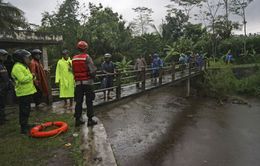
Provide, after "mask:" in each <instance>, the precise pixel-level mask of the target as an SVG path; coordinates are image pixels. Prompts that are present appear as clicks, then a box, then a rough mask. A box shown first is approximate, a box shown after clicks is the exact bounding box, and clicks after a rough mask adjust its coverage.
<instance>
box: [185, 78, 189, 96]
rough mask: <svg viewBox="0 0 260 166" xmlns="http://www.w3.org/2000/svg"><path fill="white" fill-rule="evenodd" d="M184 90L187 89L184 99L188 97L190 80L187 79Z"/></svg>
mask: <svg viewBox="0 0 260 166" xmlns="http://www.w3.org/2000/svg"><path fill="white" fill-rule="evenodd" d="M186 86H187V87H186V88H187V91H186V92H187V93H186V97H189V96H190V78H188V79H187V83H186Z"/></svg>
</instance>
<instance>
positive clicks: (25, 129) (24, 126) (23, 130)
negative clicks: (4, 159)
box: [21, 125, 28, 134]
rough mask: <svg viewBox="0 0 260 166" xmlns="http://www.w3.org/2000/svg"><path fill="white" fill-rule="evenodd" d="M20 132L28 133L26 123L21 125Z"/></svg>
mask: <svg viewBox="0 0 260 166" xmlns="http://www.w3.org/2000/svg"><path fill="white" fill-rule="evenodd" d="M21 134H28V128H27V126H26V125H21Z"/></svg>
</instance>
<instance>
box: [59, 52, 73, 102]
mask: <svg viewBox="0 0 260 166" xmlns="http://www.w3.org/2000/svg"><path fill="white" fill-rule="evenodd" d="M68 54H69V52H68V50H63V51H62V58H61V59H60V60H59V61H58V63H57V67H56V77H55V83H56V84H57V85H58V86H59V87H60V98H61V99H64V107H66V106H67V105H68V103H67V99H69V100H70V107H72V105H73V98H74V89H75V82H74V76H73V72H72V62H71V59H70V57H69V56H68Z"/></svg>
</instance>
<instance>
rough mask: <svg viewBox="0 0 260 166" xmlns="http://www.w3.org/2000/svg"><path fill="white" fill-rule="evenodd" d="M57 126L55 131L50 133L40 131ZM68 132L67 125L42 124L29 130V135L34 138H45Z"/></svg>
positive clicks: (62, 123) (56, 123)
mask: <svg viewBox="0 0 260 166" xmlns="http://www.w3.org/2000/svg"><path fill="white" fill-rule="evenodd" d="M53 125H54V126H57V127H58V128H57V129H53V130H50V131H42V130H44V129H45V128H47V127H50V126H53ZM67 130H68V124H67V123H65V122H46V123H44V124H41V125H38V126H35V127H33V128H32V129H31V131H30V135H31V136H32V137H35V138H45V137H51V136H55V135H58V134H60V133H63V132H66V131H67Z"/></svg>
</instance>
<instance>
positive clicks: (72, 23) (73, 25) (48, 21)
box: [39, 0, 81, 50]
mask: <svg viewBox="0 0 260 166" xmlns="http://www.w3.org/2000/svg"><path fill="white" fill-rule="evenodd" d="M78 9H79V2H78V1H77V0H65V1H64V2H63V3H62V4H61V5H60V6H59V7H58V10H57V11H54V12H52V14H50V13H49V12H44V13H43V14H42V16H43V17H42V21H41V22H42V25H41V27H40V28H39V31H42V32H51V33H54V34H61V35H62V36H63V40H64V43H63V47H64V48H67V49H70V50H74V49H75V44H76V42H77V41H78V40H79V39H80V37H81V36H80V34H79V32H78V31H79V27H80V21H79V20H78V16H79V14H78V13H77V11H78Z"/></svg>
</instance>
